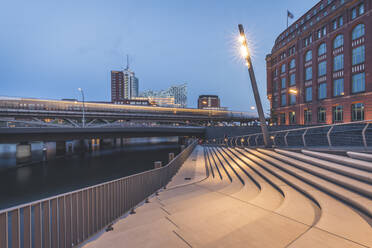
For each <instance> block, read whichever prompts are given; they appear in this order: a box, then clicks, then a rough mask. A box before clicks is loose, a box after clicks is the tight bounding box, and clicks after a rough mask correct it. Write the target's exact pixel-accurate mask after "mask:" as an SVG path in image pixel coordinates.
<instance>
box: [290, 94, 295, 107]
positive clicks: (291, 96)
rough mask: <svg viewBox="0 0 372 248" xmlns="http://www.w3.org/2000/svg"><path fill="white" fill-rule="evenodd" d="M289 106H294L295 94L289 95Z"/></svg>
mask: <svg viewBox="0 0 372 248" xmlns="http://www.w3.org/2000/svg"><path fill="white" fill-rule="evenodd" d="M289 104H291V105H294V104H296V95H295V94H290V95H289Z"/></svg>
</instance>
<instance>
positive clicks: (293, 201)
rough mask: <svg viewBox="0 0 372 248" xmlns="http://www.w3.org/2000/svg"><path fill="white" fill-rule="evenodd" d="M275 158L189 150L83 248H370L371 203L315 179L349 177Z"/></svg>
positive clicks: (235, 151)
mask: <svg viewBox="0 0 372 248" xmlns="http://www.w3.org/2000/svg"><path fill="white" fill-rule="evenodd" d="M279 155H280V154H278V153H276V152H275V151H269V150H262V149H260V150H253V149H241V148H225V147H212V146H205V147H202V146H197V148H196V149H195V150H194V152H193V153H192V154H191V155H190V157H189V158H188V159H187V161H186V162H185V164H184V165H183V167H182V168H181V169H180V171H179V172H178V173H177V175H176V176H175V177H174V178H173V179H172V181H171V182H170V183H169V184H168V185H167V188H166V190H164V191H162V192H160V194H159V195H158V196H154V197H153V198H151V199H150V203H148V204H144V205H142V206H139V207H138V208H137V209H136V214H134V215H129V216H127V217H125V218H123V219H121V220H120V221H118V222H116V223H115V224H114V225H113V228H114V230H113V231H110V232H102V233H100V234H99V235H97V236H95V237H94V238H93V239H92V240H90V242H88V243H86V244H85V245H84V246H83V247H86V248H92V247H107V248H110V247H162V248H163V247H257V248H258V247H259V248H262V247H331V248H333V247H334V248H336V247H337V248H340V247H341V248H342V247H345V248H346V247H372V227H371V225H372V221H371V215H370V213H372V201H371V199H370V198H368V196H365V195H363V194H360V193H358V192H355V191H352V190H350V189H348V188H347V187H343V186H342V185H339V184H336V183H334V182H333V181H332V180H327V177H322V176H323V174H324V175H327V176H330V175H331V176H332V178H334V177H337V176H338V175H340V176H342V178H344V177H347V172H348V171H349V170H344V171H343V174H338V173H337V172H336V171H334V170H327V169H325V168H322V170H318V169H319V167H316V166H315V165H312V164H311V163H307V164H306V168H304V167H296V166H293V165H291V164H289V163H286V162H283V161H282V160H279V159H277V158H278V156H279ZM291 159H294V158H293V157H292V158H291ZM299 162H300V161H299ZM302 163H303V162H302ZM340 166H341V165H340ZM305 169H308V170H305ZM310 169H311V170H310ZM313 170H314V171H316V172H317V173H318V174H313V173H312V171H313ZM352 172H355V171H352ZM322 173H323V174H322ZM358 173H359V172H358ZM185 178H187V180H185ZM348 180H354V181H356V182H357V180H356V179H355V178H351V177H348ZM337 196H342V197H337Z"/></svg>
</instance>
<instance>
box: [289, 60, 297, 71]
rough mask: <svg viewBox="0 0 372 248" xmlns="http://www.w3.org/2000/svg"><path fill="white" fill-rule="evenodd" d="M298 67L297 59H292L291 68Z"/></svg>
mask: <svg viewBox="0 0 372 248" xmlns="http://www.w3.org/2000/svg"><path fill="white" fill-rule="evenodd" d="M295 67H296V60H295V59H292V60H291V62H290V63H289V69H293V68H295Z"/></svg>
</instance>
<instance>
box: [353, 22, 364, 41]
mask: <svg viewBox="0 0 372 248" xmlns="http://www.w3.org/2000/svg"><path fill="white" fill-rule="evenodd" d="M364 34H365V25H364V24H358V25H357V26H356V27H355V28H354V29H353V32H352V38H353V40H356V39H359V38H360V37H362V36H363V35H364Z"/></svg>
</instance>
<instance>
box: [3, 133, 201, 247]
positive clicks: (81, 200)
mask: <svg viewBox="0 0 372 248" xmlns="http://www.w3.org/2000/svg"><path fill="white" fill-rule="evenodd" d="M196 145H197V140H195V141H194V142H192V143H191V144H189V146H188V147H187V148H186V149H184V150H183V151H181V152H180V153H179V154H178V155H177V156H175V157H174V158H173V160H172V161H170V162H169V163H168V164H167V165H165V166H164V167H161V168H156V169H152V170H148V171H145V172H140V173H137V174H134V175H130V176H126V177H122V178H118V179H114V180H110V181H107V182H104V183H100V184H96V185H93V186H89V187H84V188H81V189H78V190H74V191H70V192H67V193H62V194H58V195H54V196H51V197H46V198H43V199H40V200H36V201H32V202H28V203H24V204H20V205H17V206H13V207H10V208H6V209H3V210H0V247H5V248H7V247H8V244H9V243H8V242H9V241H10V242H12V244H13V245H12V246H14V244H16V243H18V244H21V240H22V241H23V242H26V243H27V245H26V246H27V247H28V246H29V244H30V242H31V240H32V237H33V238H34V239H35V240H36V239H37V242H38V243H37V244H36V243H35V246H40V245H41V244H43V245H44V246H45V247H54V246H58V245H59V246H61V245H62V246H64V247H74V246H76V245H79V244H81V243H82V242H84V241H85V240H87V239H88V238H89V237H91V236H92V235H94V234H95V233H97V232H99V231H101V230H102V229H103V228H105V227H106V226H107V225H109V224H110V223H112V222H113V221H114V220H116V219H117V218H120V217H121V216H122V215H123V214H125V213H127V212H128V211H130V210H131V209H132V211H133V212H134V210H133V209H134V208H135V207H136V206H137V205H138V204H139V203H141V202H142V201H144V200H145V199H146V198H147V197H149V196H151V195H152V194H154V193H155V192H157V191H158V190H159V189H161V188H162V187H165V186H166V184H167V183H168V182H169V181H170V180H171V178H172V177H173V176H174V175H175V174H176V173H177V171H178V170H179V168H180V167H181V166H182V164H183V162H184V161H185V160H186V159H187V157H188V156H189V155H190V154H191V152H192V151H193V149H194V148H195V146H196ZM32 211H34V213H33V214H34V216H35V217H34V218H33V217H32ZM36 216H38V217H36ZM22 218H23V221H24V222H25V221H26V222H27V223H29V224H27V225H21V224H20V223H21V220H22ZM8 219H9V221H10V222H9V223H12V224H11V226H9V223H8ZM46 220H48V221H47V222H45V221H46ZM31 222H34V225H31ZM44 223H47V224H46V226H44ZM80 223H82V225H80ZM85 223H87V224H85ZM13 225H15V226H13ZM9 228H11V229H9ZM60 229H61V230H62V231H63V232H62V233H61V232H60V231H59V230H60ZM12 230H15V231H16V232H17V233H18V234H20V233H22V232H23V233H24V235H22V236H21V235H12V236H11V237H9V238H10V239H11V240H9V241H8V233H9V232H11V231H12ZM67 231H68V233H67ZM40 237H47V239H44V238H43V239H40ZM35 242H36V241H35ZM26 243H24V244H26ZM16 246H18V245H16Z"/></svg>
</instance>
